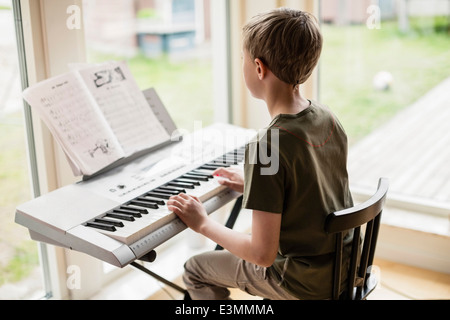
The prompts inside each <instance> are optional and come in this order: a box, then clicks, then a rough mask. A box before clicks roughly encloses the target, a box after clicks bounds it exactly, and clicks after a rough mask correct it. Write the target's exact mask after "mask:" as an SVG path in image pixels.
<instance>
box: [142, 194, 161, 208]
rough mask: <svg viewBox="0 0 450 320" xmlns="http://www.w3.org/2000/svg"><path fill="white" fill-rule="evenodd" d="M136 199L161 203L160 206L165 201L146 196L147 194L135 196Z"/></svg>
mask: <svg viewBox="0 0 450 320" xmlns="http://www.w3.org/2000/svg"><path fill="white" fill-rule="evenodd" d="M136 200H138V201H144V202H150V203H154V204H157V205H161V206H163V205H165V204H166V203H165V202H164V200H161V199H156V198H152V197H149V196H147V195H144V196H142V197H139V198H137V199H136Z"/></svg>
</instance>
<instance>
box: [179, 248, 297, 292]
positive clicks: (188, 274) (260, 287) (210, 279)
mask: <svg viewBox="0 0 450 320" xmlns="http://www.w3.org/2000/svg"><path fill="white" fill-rule="evenodd" d="M184 268H185V273H184V275H183V280H184V283H185V284H186V287H187V290H188V292H189V295H190V296H191V298H192V299H193V300H229V299H230V291H229V290H228V288H239V289H241V290H243V291H245V292H247V293H249V294H251V295H254V296H259V297H262V298H266V299H270V300H297V299H296V298H295V297H293V296H291V295H290V294H289V293H287V292H286V291H285V290H284V289H283V288H281V287H280V286H279V285H278V283H277V281H276V280H275V279H271V277H270V276H269V274H268V272H266V270H267V268H263V267H259V266H257V265H255V264H252V263H248V262H246V261H244V260H242V259H240V258H238V257H236V256H234V255H233V254H231V253H229V252H228V251H225V250H223V251H212V252H207V253H203V254H200V255H198V256H195V257H192V258H191V259H189V260H188V261H187V262H186V264H185V266H184Z"/></svg>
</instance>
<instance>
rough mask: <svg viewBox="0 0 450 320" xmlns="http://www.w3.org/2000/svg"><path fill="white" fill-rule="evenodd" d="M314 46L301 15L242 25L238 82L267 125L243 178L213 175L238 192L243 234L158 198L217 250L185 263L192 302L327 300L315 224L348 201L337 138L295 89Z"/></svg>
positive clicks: (314, 56)
mask: <svg viewBox="0 0 450 320" xmlns="http://www.w3.org/2000/svg"><path fill="white" fill-rule="evenodd" d="M321 50H322V36H321V33H320V30H319V27H318V25H317V22H316V21H315V19H314V17H312V16H311V15H309V14H307V13H305V12H301V11H296V10H291V9H287V8H282V9H276V10H272V11H270V12H267V13H264V14H260V15H258V16H256V17H255V18H253V19H252V20H251V21H250V22H249V23H248V24H247V25H246V26H245V27H244V41H243V73H244V79H245V83H246V86H247V88H248V89H249V91H250V92H251V94H252V95H253V96H254V97H255V98H258V99H262V100H264V101H265V103H266V105H267V109H268V112H269V113H270V115H271V117H272V119H273V120H272V122H271V123H270V125H269V126H268V128H267V129H266V130H265V131H264V132H265V134H264V135H262V136H261V135H260V137H259V139H258V140H255V141H252V142H250V143H249V144H248V146H247V150H246V161H245V165H244V175H242V174H241V173H240V172H237V171H236V170H229V169H224V168H222V169H218V170H216V172H215V173H214V174H215V175H219V176H221V177H222V178H223V180H222V182H221V183H222V184H224V185H226V186H228V187H230V188H231V189H234V190H236V191H239V192H242V193H243V196H244V201H243V207H244V208H247V209H250V210H252V229H251V234H250V235H248V234H241V233H239V232H237V231H234V230H230V229H227V228H226V227H224V226H223V225H221V224H219V223H217V222H214V221H213V220H212V219H210V218H209V217H208V216H207V215H206V213H205V210H204V209H203V207H202V204H201V203H200V201H199V200H198V199H196V198H193V197H191V196H188V195H185V194H180V195H179V196H176V197H172V198H171V200H170V201H169V202H168V205H169V208H170V209H171V210H172V211H173V212H174V213H175V214H177V215H178V216H179V217H180V219H181V220H182V221H184V222H185V223H186V225H187V226H189V227H190V228H191V229H193V230H194V231H196V232H198V233H201V234H203V235H204V236H206V237H208V238H210V239H211V240H213V241H214V242H216V243H217V244H219V245H221V246H222V247H223V248H225V249H226V250H225V251H216V252H209V253H205V254H201V255H199V256H196V257H193V258H191V259H189V260H188V262H186V264H185V274H184V277H183V278H184V282H185V284H186V286H187V289H188V292H189V294H190V296H191V298H192V299H229V294H230V293H229V290H228V289H227V288H230V287H234V288H240V289H242V290H244V291H246V292H248V293H250V294H252V295H256V296H261V297H264V298H268V299H271V300H275V299H328V298H330V297H331V292H332V281H331V279H332V274H333V254H334V237H333V236H331V235H328V234H326V233H325V231H324V223H325V218H326V216H327V215H328V214H329V213H331V212H333V211H336V210H340V209H344V208H348V207H351V206H352V205H353V202H352V198H351V194H350V192H349V186H348V174H347V168H346V166H347V163H346V162H347V138H346V135H345V132H344V130H343V129H342V127H341V125H340V124H339V122H338V121H337V119H336V118H335V117H334V116H333V115H332V114H331V112H330V111H329V110H328V109H327V108H325V107H323V106H322V105H320V104H318V103H316V102H313V101H309V100H307V99H305V98H304V97H302V95H301V93H300V85H301V84H303V83H304V82H305V81H306V80H307V79H308V78H309V77H310V75H311V73H312V72H313V69H314V68H315V66H316V65H317V63H318V60H319V57H320V54H321ZM274 137H275V138H278V139H273V138H274ZM260 148H264V150H265V152H262V153H261V152H258V150H259V149H260ZM264 153H265V154H271V158H273V157H272V155H273V154H274V153H275V154H276V155H277V159H278V161H279V163H278V165H277V170H276V172H270V170H269V171H264V169H268V167H270V164H267V162H266V161H264V160H265V159H261V157H260V155H261V154H264ZM252 155H253V157H252ZM267 172H269V173H267ZM343 280H344V279H343Z"/></svg>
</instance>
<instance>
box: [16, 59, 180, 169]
mask: <svg viewBox="0 0 450 320" xmlns="http://www.w3.org/2000/svg"><path fill="white" fill-rule="evenodd" d="M150 95H151V96H153V98H154V99H157V96H156V93H155V92H154V91H150ZM155 96H156V97H155ZM23 97H24V99H25V100H26V101H27V102H28V103H29V104H30V106H31V107H32V108H33V109H34V110H36V111H37V113H38V114H39V116H40V117H41V119H42V120H43V121H44V122H45V124H46V125H47V126H48V128H49V130H50V132H51V133H52V135H53V137H54V138H55V139H56V141H57V142H58V143H59V145H60V146H61V148H62V149H63V151H64V152H65V154H66V156H67V158H68V160H69V163H70V165H71V167H72V170H73V173H74V175H75V176H82V175H84V176H91V175H94V174H95V173H97V172H99V171H100V170H102V169H104V168H106V167H108V166H109V165H111V164H113V163H115V162H117V161H119V160H120V159H123V158H127V157H129V156H131V155H133V154H136V153H138V152H141V151H143V150H147V149H151V148H153V147H156V146H159V145H161V144H164V143H168V142H169V141H170V134H171V132H168V131H167V129H166V128H164V126H163V124H162V123H161V121H160V119H158V117H157V116H156V115H155V112H154V108H151V107H150V106H149V102H148V101H147V100H148V99H149V98H148V97H147V99H146V97H145V96H144V94H143V93H142V91H141V90H140V89H139V87H138V85H137V83H136V81H135V80H134V78H133V76H132V74H131V72H130V70H129V68H128V66H127V65H126V63H124V62H108V63H103V64H100V65H90V66H87V67H84V68H81V69H79V70H74V71H71V72H69V73H66V74H63V75H60V76H57V77H54V78H51V79H48V80H45V81H43V82H40V83H38V84H36V85H34V86H32V87H29V88H28V89H26V90H25V91H24V92H23ZM150 98H151V97H150ZM158 102H159V103H160V101H159V100H158Z"/></svg>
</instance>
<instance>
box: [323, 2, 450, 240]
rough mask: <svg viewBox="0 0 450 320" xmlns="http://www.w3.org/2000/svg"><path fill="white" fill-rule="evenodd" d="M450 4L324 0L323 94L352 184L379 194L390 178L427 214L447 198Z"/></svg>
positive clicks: (397, 192) (399, 194) (401, 195)
mask: <svg viewBox="0 0 450 320" xmlns="http://www.w3.org/2000/svg"><path fill="white" fill-rule="evenodd" d="M449 9H450V3H449V2H448V1H439V0H435V1H422V0H410V1H393V0H379V1H369V0H367V1H358V4H354V3H353V2H352V4H351V5H350V2H348V1H338V0H335V1H333V0H332V1H321V4H320V12H321V14H320V19H321V23H322V30H323V35H324V38H325V46H324V50H323V55H322V60H321V65H320V85H319V91H320V100H321V101H322V102H323V103H325V104H328V105H329V106H330V108H331V109H332V110H333V111H335V112H336V113H337V115H338V117H339V118H340V120H341V122H342V123H343V125H344V128H345V129H346V130H347V133H348V136H349V139H350V155H349V171H350V172H349V174H350V180H351V181H350V182H351V185H352V186H353V187H354V188H355V189H358V190H360V191H363V190H366V189H372V190H373V188H375V184H376V182H377V181H378V178H379V177H381V176H386V177H388V178H390V180H391V188H390V198H391V199H397V200H400V201H401V202H404V203H406V202H408V203H413V204H414V205H413V206H415V207H416V209H417V210H423V211H424V212H425V213H431V212H437V211H439V212H441V211H442V210H439V209H437V210H433V207H435V208H444V207H447V208H448V204H449V203H450V198H449V196H448V195H449V194H450V189H449V188H450V185H449V184H448V180H449V177H450V172H449V171H448V170H446V169H443V168H444V167H447V165H445V163H448V161H449V160H450V158H449V154H448V152H445V151H444V149H445V148H447V149H448V144H449V142H450V141H449V136H448V134H447V133H446V132H447V131H448V130H447V129H446V127H447V126H448V125H447V124H448V121H449V116H448V101H450V100H449V99H450V97H449V95H448V89H445V88H448V85H449V82H448V81H449V80H448V75H449V74H448V70H449V69H450V23H449V21H450V20H449V12H450V11H449ZM445 101H446V102H445ZM444 146H447V147H444ZM369 193H370V192H369ZM419 204H426V206H425V207H426V208H425V207H424V208H425V209H418V208H419ZM447 215H448V213H447ZM419 224H420V223H419ZM416 225H418V223H416ZM443 227H444V232H448V229H447V230H445V229H446V227H445V224H444V226H443Z"/></svg>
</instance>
